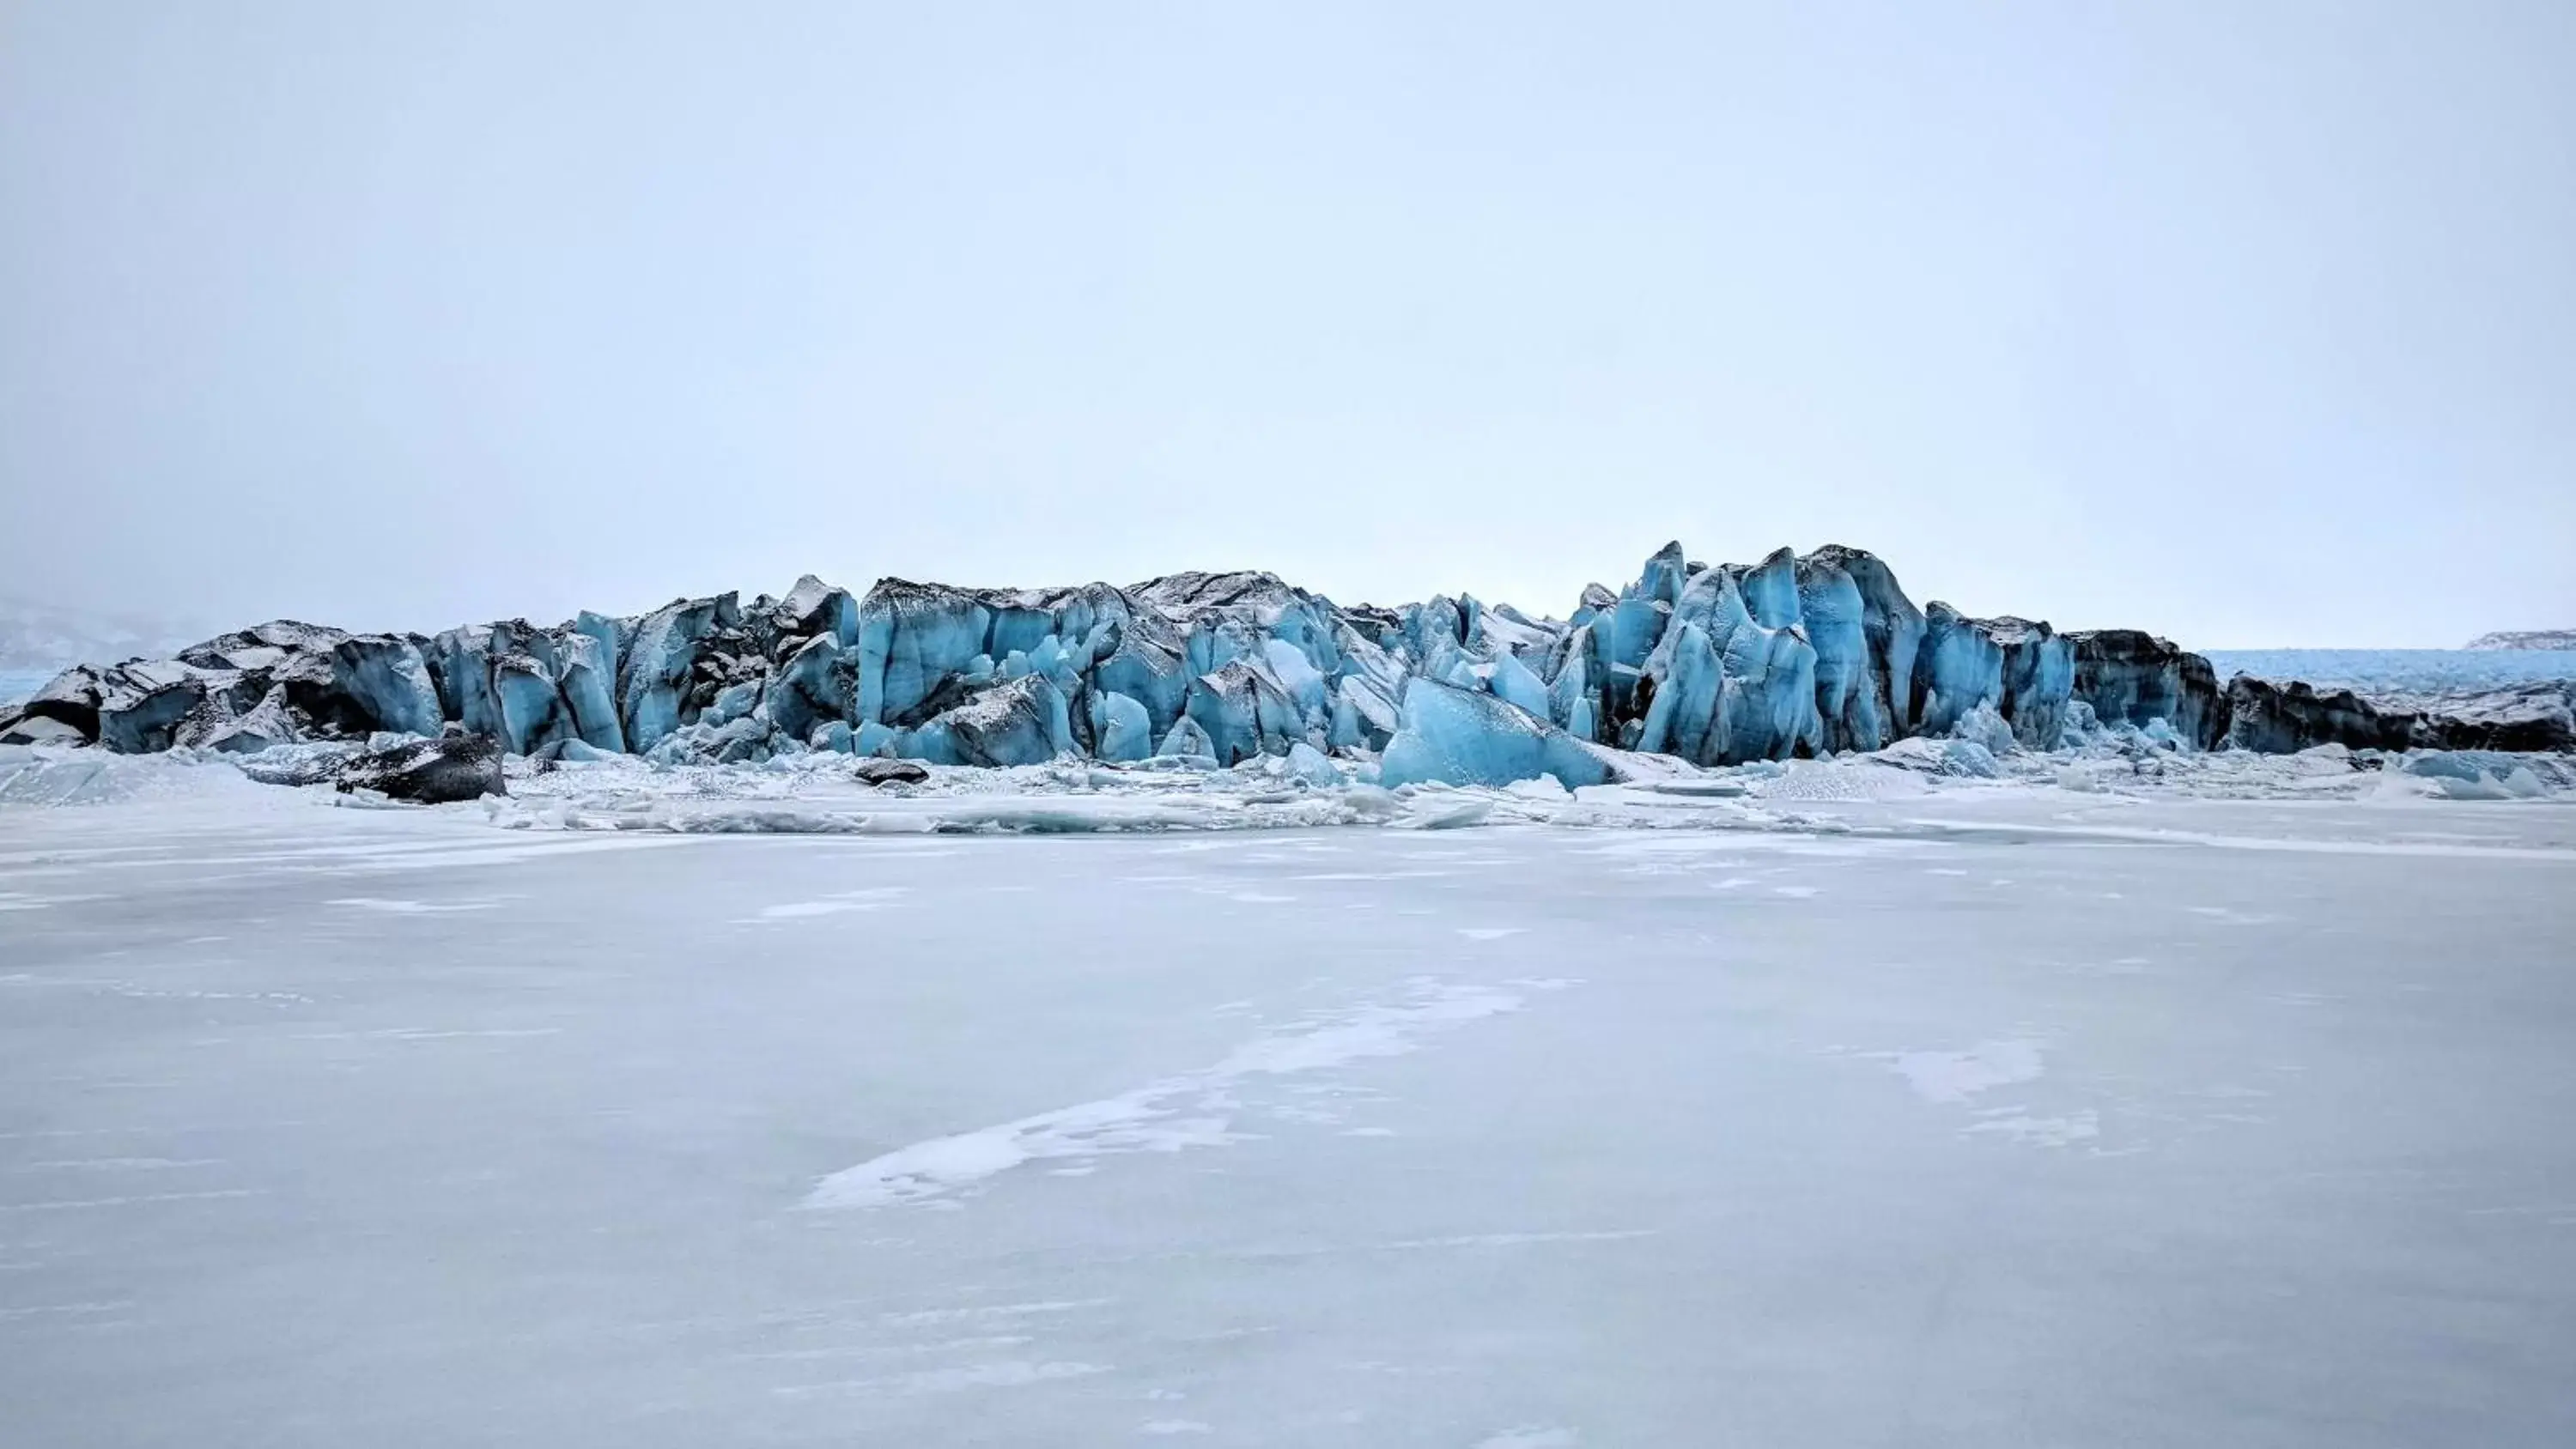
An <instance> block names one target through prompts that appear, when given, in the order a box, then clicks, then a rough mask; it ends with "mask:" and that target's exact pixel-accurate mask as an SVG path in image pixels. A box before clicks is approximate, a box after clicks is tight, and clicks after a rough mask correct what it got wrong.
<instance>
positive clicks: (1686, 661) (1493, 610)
mask: <svg viewBox="0 0 2576 1449" xmlns="http://www.w3.org/2000/svg"><path fill="white" fill-rule="evenodd" d="M2485 657H2488V658H2495V659H2502V658H2506V657H2508V656H2503V655H2491V656H2485ZM2570 672H2576V671H2570ZM2569 706H2570V696H2569V694H2568V686H2567V685H2566V684H2565V682H2564V678H2563V677H2556V678H2550V679H2542V680H2530V679H2526V680H2523V681H2522V682H2520V683H2519V684H2517V685H2516V686H2515V690H2514V692H2511V693H2509V694H2498V693H2494V692H2489V693H2483V694H2478V695H2475V696H2474V697H2470V696H2458V697H2451V696H2446V697H2444V698H2442V699H2440V700H2435V701H2431V702H2429V703H2428V702H2427V701H2424V700H2421V699H2415V698H2411V697H2409V698H2404V699H2379V700H2376V701H2374V700H2373V699H2372V698H2368V697H2365V696H2364V695H2363V694H2351V693H2338V692H2335V691H2333V690H2331V689H2327V690H2319V689H2312V688H2310V687H2309V686H2308V685H2305V684H2301V683H2298V682H2296V681H2295V680H2289V679H2283V678H2281V677H2279V676H2278V674H2277V672H2275V673H2273V674H2270V675H2265V674H2260V673H2258V672H2255V671H2252V670H2248V671H2245V672H2242V673H2238V674H2237V677H2235V678H2234V679H2233V680H2232V681H2228V682H2224V683H2223V682H2222V676H2221V674H2220V672H2219V671H2218V670H2217V669H2216V668H2214V667H2213V665H2212V663H2211V661H2210V660H2209V659H2208V658H2206V657H2204V656H2202V655H2199V654H2195V653H2191V652H2189V651H2187V650H2183V649H2180V648H2178V647H2176V646H2175V645H2173V644H2172V643H2170V642H2168V641H2166V640H2164V639H2161V638H2158V637H2156V636H2154V635H2152V634H2148V633H2144V632H2142V631H2137V630H2126V629H2107V630H2094V631H2082V632H2070V633H2061V632H2059V631H2058V630H2056V629H2054V628H2052V627H2051V626H2050V625H2049V624H2047V623H2046V622H2043V621H2034V620H2028V619H2022V618H2016V617H2008V616H2007V617H1997V618H1975V617H1971V616H1968V615H1966V614H1963V613H1962V612H1960V611H1959V610H1957V609H1955V608H1953V607H1951V606H1950V605H1948V604H1945V603H1942V602H1939V601H1934V602H1932V603H1929V604H1927V605H1924V606H1921V607H1918V606H1916V605H1915V603H1914V602H1913V601H1912V600H1911V599H1909V598H1908V597H1907V596H1906V594H1905V591H1904V589H1903V588H1902V586H1901V585H1900V584H1899V583H1898V582H1897V578H1896V575H1895V572H1894V571H1893V570H1892V569H1891V568H1889V566H1888V565H1887V564H1886V563H1885V562H1884V561H1882V560H1880V559H1879V558H1877V557H1876V556H1874V555H1872V554H1869V553H1867V552H1865V551H1862V550H1859V549H1854V548H1846V547H1842V546H1839V545H1836V546H1828V547H1825V548H1820V549H1818V550H1816V551H1814V552H1813V553H1809V554H1806V555H1804V556H1800V555H1798V554H1795V553H1793V552H1792V551H1790V550H1788V549H1785V548H1784V549H1779V550H1777V551H1775V552H1773V553H1771V554H1770V555H1768V556H1767V557H1765V558H1764V559H1762V560H1761V562H1759V563H1756V564H1725V563H1722V564H1714V565H1711V564H1702V563H1697V562H1694V561H1692V560H1691V559H1690V558H1689V557H1688V556H1687V554H1685V552H1684V551H1683V549H1682V547H1681V545H1680V544H1678V543H1674V544H1668V545H1666V546H1665V547H1664V548H1662V549H1660V550H1658V551H1656V552H1655V553H1654V554H1653V555H1652V556H1651V557H1649V558H1648V559H1647V560H1646V562H1645V564H1644V565H1643V567H1642V568H1641V569H1640V570H1639V572H1638V575H1637V577H1636V578H1635V579H1634V580H1633V581H1632V582H1629V583H1627V584H1625V585H1624V586H1622V587H1620V588H1617V589H1611V588H1608V587H1604V586H1600V585H1595V586H1592V587H1591V588H1588V589H1586V590H1585V591H1584V593H1583V595H1582V597H1581V599H1580V600H1578V601H1577V606H1576V608H1575V609H1574V611H1573V613H1572V614H1571V616H1570V617H1569V618H1567V619H1564V620H1557V619H1550V618H1536V617H1532V616H1530V615H1527V614H1524V613H1522V612H1521V611H1519V610H1517V609H1514V608H1512V607H1511V606H1509V605H1506V604H1492V605H1489V604H1487V603H1485V602H1483V601H1481V600H1479V599H1477V598H1476V597H1475V596H1473V595H1466V594H1462V595H1459V596H1457V597H1455V598H1451V597H1448V596H1445V595H1443V596H1435V597H1434V598H1432V599H1430V600H1428V601H1426V602H1423V603H1418V604H1405V605H1401V606H1398V607H1394V608H1380V607H1374V606H1370V605H1353V606H1344V605H1340V604H1336V603H1335V602H1333V601H1332V600H1330V599H1328V598H1325V597H1323V596H1322V595H1319V594H1315V593H1311V592H1309V591H1307V590H1304V589H1300V588H1297V587H1295V586H1293V585H1291V584H1289V583H1287V582H1285V581H1284V580H1281V579H1279V578H1277V577H1275V576H1273V575H1270V574H1266V573H1242V572H1238V573H1217V574H1209V573H1184V574H1174V575H1170V576H1167V577H1164V578H1158V579H1153V580H1149V581H1147V582H1145V583H1142V584H1136V585H1131V586H1128V587H1124V588H1120V587H1113V586H1111V585H1108V584H1100V583H1094V584H1086V585H1082V586H1079V587H1075V588H1062V589H968V588H957V587H952V586H949V585H944V584H926V583H913V582H910V581H908V580H902V579H887V580H884V581H881V582H880V583H878V584H877V585H875V586H874V587H873V588H871V589H870V590H869V591H868V592H867V594H866V596H865V597H864V598H861V597H856V596H853V595H852V594H851V593H850V592H849V591H847V590H845V589H840V588H836V587H833V586H832V585H830V584H827V583H825V582H823V581H822V580H820V579H817V578H814V577H812V576H811V575H808V576H807V577H805V578H802V579H800V580H798V581H797V583H796V585H795V586H794V587H793V588H791V589H790V590H789V591H788V592H787V594H786V595H785V597H783V598H778V599H772V598H770V597H768V596H767V595H763V596H760V597H759V598H756V599H754V600H752V601H751V602H749V603H747V604H746V603H744V602H742V600H741V599H740V597H739V596H738V595H736V594H730V593H727V594H718V595H713V596H710V597H705V598H697V599H678V600H674V601H672V602H671V603H670V604H667V605H665V606H663V607H662V608H659V609H655V610H652V611H650V612H648V613H645V614H643V615H640V616H636V617H631V618H619V617H611V616H608V615H603V614H596V613H583V614H582V615H580V616H579V617H577V618H575V619H573V620H570V621H567V622H565V623H562V624H557V625H553V626H550V627H549V626H538V625H533V624H530V623H529V622H527V621H526V620H518V619H513V620H505V621H501V622H498V623H494V624H490V625H472V626H465V627H460V628H456V629H450V630H447V631H445V632H443V633H440V634H437V635H434V636H424V635H394V634H352V633H348V632H346V631H342V630H337V629H331V628H326V627H322V626H317V625H310V624H301V623H296V622H293V621H283V620H282V621H277V622H273V623H268V624H262V625H258V626H255V627H253V628H250V629H245V630H240V631H236V632H234V633H231V634H225V635H221V636H218V637H216V638H214V639H210V640H207V641H206V642H204V643H202V644H198V645H194V646H192V647H190V648H187V649H184V650H181V651H180V652H179V653H178V655H177V656H176V657H175V658H171V659H164V660H129V661H126V662H124V663H121V664H93V665H83V666H80V667H78V668H75V669H71V670H69V671H66V672H64V673H63V674H61V675H59V676H57V677H55V678H54V679H52V680H51V681H50V682H48V683H46V684H44V685H43V686H42V687H41V688H39V689H37V690H35V691H34V693H33V694H32V696H31V697H29V698H28V699H26V700H24V701H23V702H21V703H19V704H17V705H15V706H12V707H9V708H7V709H6V710H0V743H17V744H40V745H49V746H50V745H65V744H73V745H84V744H85V745H96V746H100V747H103V748H106V749H109V750H113V751H118V752H123V753H150V752H155V751H160V750H167V749H171V748H174V747H181V746H185V747H192V748H208V749H217V750H225V751H231V752H235V753H258V752H261V751H266V750H271V749H276V748H279V747H284V746H295V745H301V744H308V743H313V742H330V741H341V742H362V741H366V740H369V739H370V738H372V737H376V736H381V735H385V734H395V735H408V736H428V735H436V734H439V733H441V732H445V731H459V732H463V733H466V734H471V735H481V736H488V737H490V738H491V739H493V740H495V741H497V742H498V744H499V745H500V747H501V749H502V750H503V751H505V752H506V753H508V754H510V755H515V756H528V757H534V758H538V759H545V760H555V759H561V758H566V757H586V756H588V755H589V754H591V753H594V752H604V753H607V754H612V755H613V754H625V753H633V754H637V755H642V756H645V757H647V758H649V759H651V760H654V761H657V762H661V763H663V764H667V765H678V764H688V763H722V764H759V763H761V762H764V761H768V760H771V759H775V758H780V757H783V756H789V755H796V754H802V753H807V752H812V751H826V752H832V753H839V754H857V755H862V756H871V757H890V758H901V759H913V760H920V761H924V762H927V763H931V764H937V765H952V766H973V767H980V768H1009V767H1017V766H1028V765H1037V764H1043V763H1045V762H1048V761H1051V760H1057V759H1077V760H1096V761H1101V762H1104V763H1109V764H1115V765H1134V766H1143V765H1146V764H1148V763H1150V762H1152V761H1156V760H1185V761H1198V760H1205V761H1211V762H1213V764H1214V765H1216V766H1218V767H1221V768H1225V767H1233V766H1236V765H1240V764H1243V763H1245V762H1247V761H1253V760H1257V759H1262V758H1281V757H1286V756H1288V755H1290V754H1291V753H1292V752H1295V751H1297V750H1299V749H1301V748H1302V749H1304V750H1307V751H1311V752H1314V753H1315V754H1317V755H1320V756H1330V757H1339V758H1341V759H1344V760H1349V761H1354V762H1360V763H1375V764H1377V765H1378V766H1379V768H1381V769H1382V770H1383V771H1384V772H1385V774H1386V777H1387V779H1388V781H1389V782H1390V783H1412V782H1438V783H1446V784H1453V785H1465V784H1500V783H1507V782H1509V781H1513V780H1526V779H1536V778H1539V777H1542V776H1547V777H1553V778H1555V779H1557V780H1558V781H1560V782H1561V783H1563V784H1565V785H1567V786H1569V787H1572V786H1580V785H1584V784H1596V783H1601V782H1604V781H1608V780H1614V779H1619V778H1622V777H1624V776H1625V775H1626V774H1627V773H1629V772H1630V771H1632V770H1633V769H1634V768H1636V766H1635V765H1634V764H1633V763H1629V762H1634V761H1637V760H1639V759H1641V758H1643V757H1659V758H1661V759H1662V760H1663V761H1664V762H1665V763H1663V764H1659V765H1650V766H1647V767H1646V768H1648V769H1650V770H1662V769H1668V768H1671V767H1674V766H1676V765H1677V766H1679V767H1690V768H1711V767H1726V766H1740V765H1744V764H1747V763H1752V762H1758V761H1780V760H1791V759H1806V758H1818V757H1824V756H1830V755H1836V754H1840V753H1843V752H1845V751H1858V752H1863V753H1867V752H1871V751H1876V750H1881V749H1885V748H1887V747H1889V746H1890V745H1893V744H1896V743H1898V742H1900V741H1904V740H1908V739H1913V738H1929V739H1936V740H1947V739H1953V738H1957V739H1962V740H1966V741H1969V742H1971V743H1973V744H1974V746H1975V747H1976V749H1978V750H1983V751H1985V752H1986V753H1988V754H1993V753H1994V752H1996V751H1997V750H1998V749H2001V750H2003V751H2007V752H2008V751H2011V750H2013V749H2029V750H2040V751H2046V750H2050V749H2054V748H2057V747H2059V746H2060V745H2061V744H2063V743H2065V742H2067V741H2068V740H2069V739H2070V738H2071V737H2072V736H2073V735H2075V734H2079V733H2081V732H2082V731H2084V730H2088V729H2095V728H2105V727H2107V728H2115V729H2117V728H2129V729H2135V730H2139V731H2146V732H2150V733H2153V734H2155V735H2156V736H2157V737H2159V738H2162V739H2167V740H2170V741H2172V742H2173V743H2174V744H2176V745H2178V746H2180V747H2183V748H2187V749H2193V750H2215V749H2220V748H2225V747H2230V746H2232V747H2236V748H2241V749H2247V750H2253V751H2258V752H2266V753H2293V752H2296V751H2299V750H2303V749H2307V748H2309V747H2312V746H2316V745H2321V744H2337V745H2342V746H2345V747H2348V748H2352V749H2363V750H2377V751H2405V750H2409V749H2449V750H2457V749H2472V750H2497V749H2501V750H2564V749H2567V748H2570V747H2571V746H2576V725H2571V715H2570V708H2569ZM1954 759H1955V760H1956V761H1959V762H1968V763H1973V761H1974V756H1973V754H1972V753H1969V752H1966V751H1962V752H1959V753H1957V754H1956V755H1955V756H1954Z"/></svg>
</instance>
